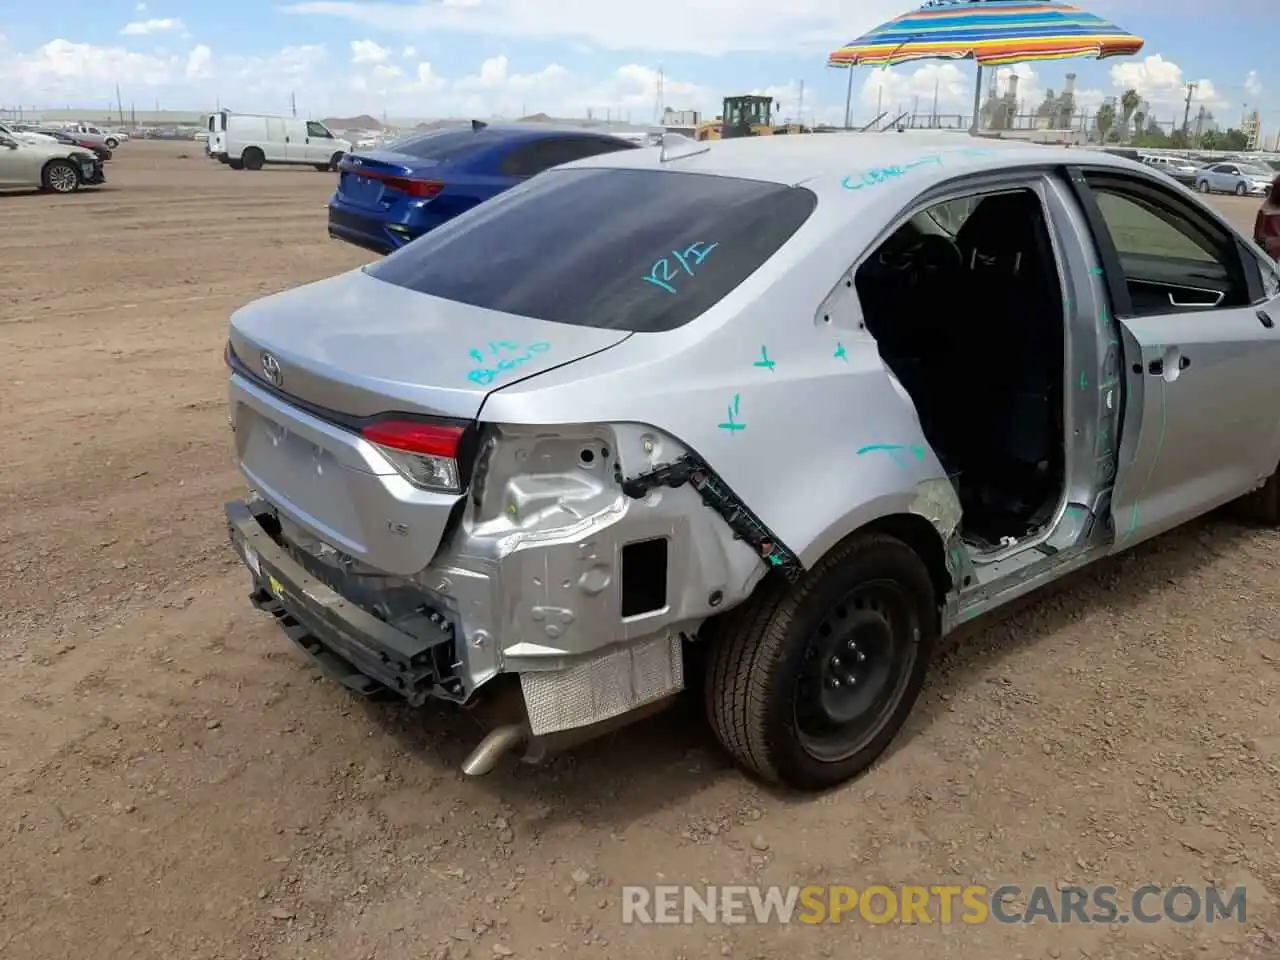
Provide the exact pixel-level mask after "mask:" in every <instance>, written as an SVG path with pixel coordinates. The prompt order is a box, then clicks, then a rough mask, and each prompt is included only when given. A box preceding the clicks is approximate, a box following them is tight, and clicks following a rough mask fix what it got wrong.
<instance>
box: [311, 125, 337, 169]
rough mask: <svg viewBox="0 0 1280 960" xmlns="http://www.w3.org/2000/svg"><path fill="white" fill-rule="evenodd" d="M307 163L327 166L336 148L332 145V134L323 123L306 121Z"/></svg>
mask: <svg viewBox="0 0 1280 960" xmlns="http://www.w3.org/2000/svg"><path fill="white" fill-rule="evenodd" d="M306 140H307V144H306V146H307V162H308V163H324V164H327V163H328V162H329V160H330V159H331V158H332V157H333V154H334V152H335V150H336V148H335V147H334V145H333V134H332V133H330V132H329V129H328V128H327V127H326V126H325V125H324V124H323V123H316V122H315V121H314V120H308V121H307V137H306Z"/></svg>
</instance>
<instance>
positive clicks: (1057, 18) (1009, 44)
mask: <svg viewBox="0 0 1280 960" xmlns="http://www.w3.org/2000/svg"><path fill="white" fill-rule="evenodd" d="M1141 49H1142V38H1141V37H1136V36H1134V35H1133V34H1131V33H1128V32H1126V31H1124V30H1121V29H1120V28H1119V27H1117V26H1116V25H1115V24H1113V23H1109V22H1108V21H1106V20H1104V19H1102V18H1101V17H1099V16H1096V15H1095V14H1092V13H1086V12H1085V11H1083V10H1080V9H1079V8H1078V7H1073V6H1071V5H1070V4H1067V3H1057V2H1053V0H931V2H929V3H926V4H925V5H924V6H923V7H921V8H920V9H918V10H913V11H912V12H911V13H905V14H903V15H902V16H900V17H895V18H894V19H893V20H890V21H889V22H888V23H884V24H881V25H880V26H878V27H876V28H875V29H874V30H872V31H871V32H870V33H866V34H863V35H862V36H861V37H858V39H856V40H854V41H852V42H851V43H847V44H845V45H844V46H843V47H841V48H840V49H839V50H836V51H835V52H834V53H832V54H831V56H829V57H828V58H827V66H829V67H844V68H852V67H858V66H868V67H888V66H893V65H895V64H899V63H907V62H909V61H912V60H974V61H976V62H977V65H978V79H977V83H976V86H975V89H974V95H973V124H974V128H975V129H976V128H977V125H978V113H979V107H980V104H981V95H982V68H983V67H984V66H1003V65H1007V64H1011V63H1023V62H1025V61H1029V60H1067V59H1072V58H1079V57H1093V58H1096V59H1102V58H1104V57H1120V56H1131V55H1133V54H1135V53H1137V52H1138V51H1139V50H1141ZM852 93H853V75H852V69H850V76H849V92H848V94H847V98H846V102H845V114H846V117H847V116H848V109H849V99H848V98H849V97H852ZM846 125H847V123H846Z"/></svg>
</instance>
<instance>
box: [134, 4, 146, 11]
mask: <svg viewBox="0 0 1280 960" xmlns="http://www.w3.org/2000/svg"><path fill="white" fill-rule="evenodd" d="M133 10H134V12H135V13H146V12H147V5H146V4H145V3H139V4H136V5H135V6H134V8H133Z"/></svg>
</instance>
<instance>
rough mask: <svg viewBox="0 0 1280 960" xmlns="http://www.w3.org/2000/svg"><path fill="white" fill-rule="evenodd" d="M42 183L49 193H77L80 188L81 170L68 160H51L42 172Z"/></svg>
mask: <svg viewBox="0 0 1280 960" xmlns="http://www.w3.org/2000/svg"><path fill="white" fill-rule="evenodd" d="M40 185H41V187H42V188H43V189H44V190H45V191H46V192H47V193H75V192H76V191H77V190H79V189H80V171H79V170H77V169H76V168H75V167H74V166H73V165H72V164H70V163H68V162H67V161H66V160H50V161H49V162H48V163H46V164H45V165H44V170H43V171H41V173H40Z"/></svg>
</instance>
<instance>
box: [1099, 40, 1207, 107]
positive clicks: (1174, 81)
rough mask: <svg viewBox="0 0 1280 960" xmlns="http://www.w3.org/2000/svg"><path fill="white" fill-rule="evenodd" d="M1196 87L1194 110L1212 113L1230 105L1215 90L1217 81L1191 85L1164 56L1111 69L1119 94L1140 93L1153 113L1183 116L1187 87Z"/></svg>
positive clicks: (1127, 63)
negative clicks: (1171, 112) (1188, 85)
mask: <svg viewBox="0 0 1280 960" xmlns="http://www.w3.org/2000/svg"><path fill="white" fill-rule="evenodd" d="M1188 82H1194V83H1195V85H1196V87H1195V91H1194V92H1193V94H1192V98H1191V109H1192V111H1195V110H1196V109H1198V107H1199V106H1201V105H1203V106H1205V107H1207V108H1208V109H1210V110H1214V109H1221V108H1222V107H1224V106H1226V101H1225V100H1224V99H1223V98H1222V97H1221V96H1220V95H1219V93H1218V91H1217V90H1216V89H1215V88H1214V86H1213V81H1211V80H1208V79H1205V78H1202V79H1200V80H1195V81H1189V80H1188V79H1187V78H1186V77H1184V76H1183V73H1182V68H1181V67H1180V66H1178V65H1177V64H1176V63H1174V62H1173V61H1172V60H1166V59H1165V58H1164V57H1162V56H1161V55H1160V54H1158V53H1156V54H1152V55H1151V56H1149V57H1144V58H1143V59H1141V60H1127V61H1125V62H1123V63H1117V64H1116V65H1115V66H1113V67H1112V68H1111V83H1112V85H1113V86H1114V87H1115V89H1116V91H1117V92H1123V91H1125V90H1130V89H1132V90H1136V91H1137V92H1138V96H1140V97H1142V99H1144V100H1146V101H1147V102H1148V103H1150V104H1151V107H1152V110H1153V111H1155V112H1157V113H1162V114H1167V113H1169V112H1170V111H1173V112H1175V113H1177V115H1178V116H1179V117H1181V116H1182V110H1183V109H1184V107H1185V104H1186V99H1187V83H1188Z"/></svg>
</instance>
